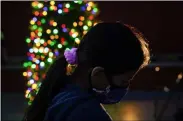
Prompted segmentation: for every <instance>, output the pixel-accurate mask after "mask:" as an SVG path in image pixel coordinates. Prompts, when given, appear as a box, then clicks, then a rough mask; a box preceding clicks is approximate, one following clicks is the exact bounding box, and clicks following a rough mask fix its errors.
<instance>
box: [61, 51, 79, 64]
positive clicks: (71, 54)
mask: <svg viewBox="0 0 183 121" xmlns="http://www.w3.org/2000/svg"><path fill="white" fill-rule="evenodd" d="M76 51H77V48H72V49H70V50H65V52H64V56H65V58H66V61H67V62H68V63H69V64H71V65H75V64H77V57H76V56H77V55H76Z"/></svg>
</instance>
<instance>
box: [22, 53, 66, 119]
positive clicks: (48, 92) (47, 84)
mask: <svg viewBox="0 0 183 121" xmlns="http://www.w3.org/2000/svg"><path fill="white" fill-rule="evenodd" d="M66 65H67V62H66V59H65V57H64V56H62V57H59V58H58V59H56V60H55V62H54V63H53V64H52V65H51V67H50V68H49V70H48V72H47V73H46V77H45V78H44V79H43V80H42V85H41V87H40V89H39V92H38V94H37V95H36V97H35V99H34V101H33V102H32V105H31V106H30V107H29V108H28V110H27V112H26V113H25V116H24V119H23V121H43V120H44V117H45V113H46V110H47V108H48V106H49V104H50V103H51V101H52V99H53V97H54V96H56V95H57V94H58V93H59V92H60V89H61V88H63V87H64V86H65V85H66V83H68V81H69V78H68V76H67V75H66Z"/></svg>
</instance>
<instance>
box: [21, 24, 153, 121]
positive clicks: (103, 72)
mask: <svg viewBox="0 0 183 121" xmlns="http://www.w3.org/2000/svg"><path fill="white" fill-rule="evenodd" d="M149 60H150V57H149V50H148V45H147V43H146V42H145V38H144V37H143V36H142V34H141V33H140V32H138V31H137V30H136V29H135V28H133V27H131V26H128V25H124V24H121V23H119V22H118V23H99V24H97V25H96V26H94V27H93V28H91V29H90V31H89V32H88V33H87V34H86V35H85V36H84V37H83V39H82V41H81V43H80V45H79V47H78V48H72V49H71V50H66V51H65V53H64V56H61V57H59V58H58V59H57V60H56V61H55V62H54V63H53V64H52V66H51V67H50V69H49V70H48V72H47V75H46V78H45V79H44V80H43V83H42V86H41V88H40V90H39V92H38V94H37V96H36V97H35V99H34V101H33V103H32V105H31V106H30V107H29V110H28V111H27V113H26V115H25V117H24V120H27V121H43V120H44V121H97V120H99V121H111V120H112V119H111V118H110V116H109V115H108V114H107V113H106V111H105V110H104V109H103V108H102V106H101V105H100V104H114V103H118V102H120V101H121V99H122V98H123V97H124V96H125V94H126V93H127V91H128V88H129V85H130V81H131V80H132V79H133V77H134V76H135V74H136V73H137V72H138V71H139V70H140V69H142V68H143V67H145V66H146V65H147V64H148V63H149Z"/></svg>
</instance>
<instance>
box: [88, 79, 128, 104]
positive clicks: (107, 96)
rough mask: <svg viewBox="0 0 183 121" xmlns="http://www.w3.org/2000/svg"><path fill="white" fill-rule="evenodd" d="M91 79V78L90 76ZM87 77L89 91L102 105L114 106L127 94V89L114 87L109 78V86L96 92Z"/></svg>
mask: <svg viewBox="0 0 183 121" xmlns="http://www.w3.org/2000/svg"><path fill="white" fill-rule="evenodd" d="M90 77H91V76H90ZM90 77H89V80H90V81H89V82H90V89H91V90H92V92H93V93H94V95H95V96H96V98H97V99H98V100H99V101H100V103H102V104H115V103H118V102H120V101H121V100H122V98H123V97H124V96H125V95H126V94H127V92H128V88H122V87H117V86H114V85H113V84H112V83H111V82H112V81H111V78H108V80H109V82H110V85H109V86H108V87H107V88H106V89H105V90H98V89H95V88H93V87H92V83H91V78H90ZM111 85H112V86H111Z"/></svg>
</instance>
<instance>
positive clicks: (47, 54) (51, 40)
mask: <svg viewBox="0 0 183 121" xmlns="http://www.w3.org/2000/svg"><path fill="white" fill-rule="evenodd" d="M32 8H33V16H32V19H31V20H30V37H28V38H26V42H27V44H28V47H29V50H28V52H27V56H28V60H27V61H26V62H24V64H23V66H24V68H26V71H25V72H23V76H24V77H25V78H26V80H27V87H28V89H27V90H26V92H25V97H26V99H27V100H28V104H29V105H30V104H31V102H32V100H33V99H34V97H35V95H36V94H37V92H38V90H39V87H40V85H41V80H42V79H43V78H44V77H45V73H46V71H47V69H48V68H49V66H50V65H51V64H52V62H53V61H54V59H55V58H56V57H57V56H59V55H60V54H61V53H62V52H63V51H64V50H65V49H70V48H71V47H73V46H77V45H78V44H79V43H80V40H81V38H82V36H83V35H84V34H86V33H87V31H88V30H89V29H90V28H91V27H92V26H94V25H96V24H97V21H96V20H94V18H95V17H96V15H97V14H98V8H97V5H96V4H95V3H94V2H85V1H70V2H65V1H47V2H45V1H42V2H38V1H34V2H32Z"/></svg>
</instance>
